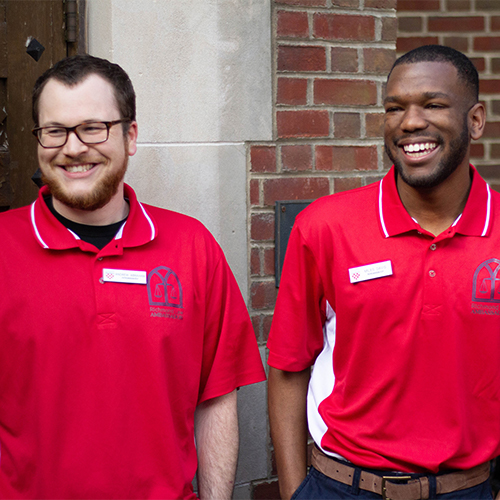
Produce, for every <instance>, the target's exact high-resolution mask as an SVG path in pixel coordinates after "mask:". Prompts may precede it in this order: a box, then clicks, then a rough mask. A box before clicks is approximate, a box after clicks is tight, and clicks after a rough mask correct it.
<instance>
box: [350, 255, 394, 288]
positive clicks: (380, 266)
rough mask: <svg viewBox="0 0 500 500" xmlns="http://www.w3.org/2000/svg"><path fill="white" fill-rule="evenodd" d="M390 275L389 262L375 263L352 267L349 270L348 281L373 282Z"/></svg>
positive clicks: (390, 267) (390, 264)
mask: <svg viewBox="0 0 500 500" xmlns="http://www.w3.org/2000/svg"><path fill="white" fill-rule="evenodd" d="M391 275H392V263H391V261H390V260H385V261H384V262H376V263H375V264H368V265H367V266H359V267H352V268H351V269H349V279H350V280H351V283H358V282H360V281H368V280H373V279H375V278H383V277H385V276H391Z"/></svg>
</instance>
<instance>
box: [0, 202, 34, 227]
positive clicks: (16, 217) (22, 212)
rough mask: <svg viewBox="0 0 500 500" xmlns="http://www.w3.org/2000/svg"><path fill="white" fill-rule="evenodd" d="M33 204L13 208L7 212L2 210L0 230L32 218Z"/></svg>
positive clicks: (0, 213)
mask: <svg viewBox="0 0 500 500" xmlns="http://www.w3.org/2000/svg"><path fill="white" fill-rule="evenodd" d="M30 210H31V205H26V206H24V207H20V208H12V209H10V210H7V211H6V212H0V230H2V229H9V228H11V227H13V226H17V225H18V224H20V223H22V222H24V223H26V222H29V220H30Z"/></svg>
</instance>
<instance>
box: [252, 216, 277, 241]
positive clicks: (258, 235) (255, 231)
mask: <svg viewBox="0 0 500 500" xmlns="http://www.w3.org/2000/svg"><path fill="white" fill-rule="evenodd" d="M250 237H251V238H252V240H254V241H272V240H274V214H269V213H263V214H252V222H251V227H250Z"/></svg>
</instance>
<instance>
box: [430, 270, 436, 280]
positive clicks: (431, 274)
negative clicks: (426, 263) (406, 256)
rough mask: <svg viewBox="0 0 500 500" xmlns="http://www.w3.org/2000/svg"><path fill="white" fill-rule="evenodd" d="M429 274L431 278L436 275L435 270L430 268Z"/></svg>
mask: <svg viewBox="0 0 500 500" xmlns="http://www.w3.org/2000/svg"><path fill="white" fill-rule="evenodd" d="M429 276H430V277H431V278H434V277H435V276H436V271H433V270H432V269H431V270H430V271H429Z"/></svg>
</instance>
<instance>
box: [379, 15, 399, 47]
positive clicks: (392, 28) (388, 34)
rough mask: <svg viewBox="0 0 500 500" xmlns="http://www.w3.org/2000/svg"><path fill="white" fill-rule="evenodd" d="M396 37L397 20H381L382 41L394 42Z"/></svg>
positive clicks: (386, 18) (390, 18) (392, 18)
mask: <svg viewBox="0 0 500 500" xmlns="http://www.w3.org/2000/svg"><path fill="white" fill-rule="evenodd" d="M397 37H398V19H397V18H396V17H383V18H382V41H384V42H395V41H396V38H397Z"/></svg>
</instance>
